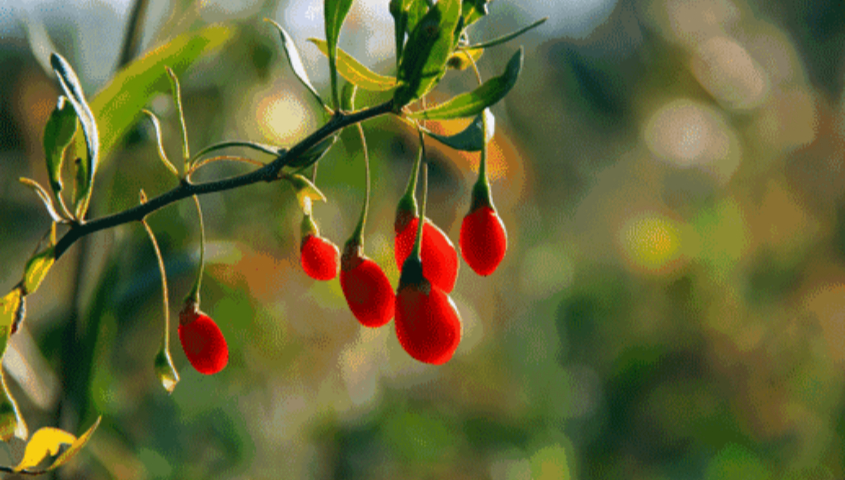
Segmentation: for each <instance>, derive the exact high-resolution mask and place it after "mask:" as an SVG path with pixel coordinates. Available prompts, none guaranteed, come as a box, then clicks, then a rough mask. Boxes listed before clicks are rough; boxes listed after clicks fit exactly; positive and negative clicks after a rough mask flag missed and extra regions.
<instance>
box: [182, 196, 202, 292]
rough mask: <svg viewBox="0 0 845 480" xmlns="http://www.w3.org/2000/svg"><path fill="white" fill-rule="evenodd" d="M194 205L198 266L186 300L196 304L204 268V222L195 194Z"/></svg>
mask: <svg viewBox="0 0 845 480" xmlns="http://www.w3.org/2000/svg"><path fill="white" fill-rule="evenodd" d="M193 199H194V205H196V207H197V216H198V217H199V220H200V268H199V271H197V279H196V280H195V281H194V286H193V287H192V288H191V291H190V293H188V296H187V298H186V299H185V300H186V301H193V302H194V303H196V304H199V302H200V287H201V286H202V274H203V270H204V269H205V223H204V222H203V219H202V208H200V199H199V197H197V196H196V195H194V196H193Z"/></svg>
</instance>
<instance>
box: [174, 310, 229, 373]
mask: <svg viewBox="0 0 845 480" xmlns="http://www.w3.org/2000/svg"><path fill="white" fill-rule="evenodd" d="M179 341H180V342H182V349H183V350H184V351H185V356H186V357H188V361H189V362H191V365H193V367H194V368H196V369H197V371H198V372H200V373H203V374H205V375H211V374H214V373H217V372H219V371H220V370H223V367H225V366H226V364H227V363H229V347H228V346H227V345H226V339H225V338H223V333H221V332H220V328H219V327H217V324H216V323H214V320H212V319H211V317H209V316H208V315H206V314H204V313H202V312H200V311H198V310H196V307H194V308H193V309H191V308H189V307H186V308H185V309H184V310H182V312H181V313H180V314H179Z"/></svg>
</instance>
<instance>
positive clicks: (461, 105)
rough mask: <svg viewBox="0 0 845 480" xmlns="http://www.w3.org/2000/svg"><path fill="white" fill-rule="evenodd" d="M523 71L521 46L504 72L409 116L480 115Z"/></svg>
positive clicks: (432, 117)
mask: <svg viewBox="0 0 845 480" xmlns="http://www.w3.org/2000/svg"><path fill="white" fill-rule="evenodd" d="M521 71H522V49H521V48H520V49H519V50H518V51H517V52H516V53H515V54H514V55H513V57H511V59H510V60H509V61H508V64H507V66H506V67H505V71H504V73H502V74H501V75H500V76H498V77H494V78H491V79H490V80H488V81H486V82H484V83H483V84H482V85H481V86H480V87H478V88H476V89H475V90H473V91H472V92H468V93H462V94H460V95H458V96H456V97H454V98H452V99H451V100H449V101H446V102H443V103H441V104H440V105H437V106H436V107H433V108H430V109H427V110H420V111H417V112H413V113H411V114H409V115H408V116H409V117H411V118H417V119H426V120H448V119H450V118H463V117H471V116H473V115H478V114H479V113H481V112H482V111H483V110H484V109H485V108H487V107H489V106H491V105H493V104H495V103H496V102H498V101H499V100H501V99H502V98H504V97H505V95H507V94H508V92H509V91H510V90H511V89H512V88H513V86H514V85H515V84H516V79H517V78H519V73H520V72H521Z"/></svg>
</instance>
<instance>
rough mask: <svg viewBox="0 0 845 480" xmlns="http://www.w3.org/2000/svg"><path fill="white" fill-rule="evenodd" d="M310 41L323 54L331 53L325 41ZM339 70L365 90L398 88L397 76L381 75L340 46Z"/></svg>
mask: <svg viewBox="0 0 845 480" xmlns="http://www.w3.org/2000/svg"><path fill="white" fill-rule="evenodd" d="M308 41H309V42H311V43H313V44H314V45H316V46H317V48H319V49H320V52H322V54H323V55H328V54H329V53H328V52H329V51H328V44H327V43H326V42H325V41H323V40H319V39H316V38H309V39H308ZM337 71H338V73H340V76H342V77H343V78H345V79H346V80H347V81H349V82H350V83H352V84H353V85H356V86H358V87H361V88H363V89H364V90H371V91H374V92H383V91H388V90H393V89H394V88H396V79H395V78H393V77H386V76H384V75H379V74H378V73H376V72H374V71H372V70H370V69H369V68H367V67H366V66H365V65H364V64H362V63H361V62H359V61H358V60H356V59H355V57H353V56H352V55H349V54H348V53H346V52H344V51H343V50H342V49H340V48H338V49H337Z"/></svg>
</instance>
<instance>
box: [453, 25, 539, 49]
mask: <svg viewBox="0 0 845 480" xmlns="http://www.w3.org/2000/svg"><path fill="white" fill-rule="evenodd" d="M548 19H549V17H545V18H541V19H540V20H537V21H536V22H534V23H532V24H531V25H528V26H527V27H523V28H520V29H519V30H517V31H515V32H511V33H509V34H507V35H503V36H501V37H499V38H494V39H493V40H488V41H486V42H481V43H479V44H477V45H470V46H468V47H464V49H463V50H465V51H469V50H472V49H476V48H490V47H495V46H496V45H501V44H503V43H505V42H509V41H511V40H513V39H514V38H516V37H518V36H520V35H522V34H523V33H525V32H527V31H529V30H532V29H535V28H537V27H539V26H540V25H542V24H544V23H546V20H548Z"/></svg>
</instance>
